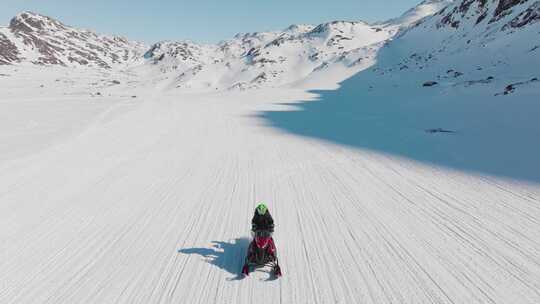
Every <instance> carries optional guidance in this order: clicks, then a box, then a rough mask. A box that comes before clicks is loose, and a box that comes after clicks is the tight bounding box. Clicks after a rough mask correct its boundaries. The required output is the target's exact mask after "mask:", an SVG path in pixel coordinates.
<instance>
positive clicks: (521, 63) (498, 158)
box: [0, 0, 540, 304]
mask: <svg viewBox="0 0 540 304" xmlns="http://www.w3.org/2000/svg"><path fill="white" fill-rule="evenodd" d="M441 3H445V2H443V1H441V2H438V1H436V2H434V1H429V2H424V3H422V4H421V6H419V7H418V8H415V9H412V10H410V11H409V12H407V13H406V14H405V15H404V17H403V18H396V19H393V20H391V21H388V22H381V23H379V24H376V25H368V24H365V23H362V22H356V23H352V22H335V23H332V22H330V23H327V24H323V25H320V26H309V25H302V26H292V27H290V28H289V29H286V30H285V31H283V32H279V33H257V34H246V35H239V36H237V37H235V38H234V39H231V40H230V41H226V42H222V43H221V44H219V48H222V49H219V48H218V47H216V46H202V45H197V44H195V43H188V42H185V43H175V42H162V43H160V44H156V45H155V46H152V47H150V48H149V50H147V52H146V56H145V57H146V58H143V57H142V54H143V53H144V52H140V54H141V57H140V58H139V59H137V57H136V56H135V57H133V60H131V59H130V60H128V61H126V62H123V61H122V62H120V63H115V62H113V61H108V60H109V59H107V58H112V57H110V55H103V57H100V58H103V59H101V60H103V61H104V62H106V63H107V66H104V65H100V64H98V63H96V62H98V61H96V62H94V63H92V64H90V63H89V64H87V65H81V64H79V63H77V62H72V63H67V62H69V60H68V61H64V59H65V58H67V57H66V56H68V55H66V54H69V52H68V53H65V52H59V53H55V55H54V56H55V58H59V59H62V62H64V63H65V66H64V65H63V64H52V63H50V62H42V64H43V65H45V66H41V65H39V64H30V63H31V62H32V61H35V60H36V59H35V58H37V57H30V55H20V54H19V53H18V52H19V50H31V48H28V49H25V47H24V46H23V44H20V43H19V42H18V41H19V40H17V39H13V37H12V36H10V35H11V34H10V33H11V30H7V31H9V33H7V34H6V36H7V37H8V38H6V39H4V40H2V38H1V37H2V36H1V35H0V47H1V48H2V51H1V52H0V54H1V56H3V57H0V58H8V57H10V58H15V59H9V60H6V63H7V64H6V65H2V66H0V89H1V94H2V98H1V99H0V130H2V132H0V257H1V258H0V303H520V304H521V303H525V304H529V303H530V304H533V303H539V302H540V173H539V172H540V170H539V168H540V162H539V160H538V155H540V143H539V142H538V136H539V134H540V125H539V124H538V117H540V104H538V101H539V100H540V98H539V95H540V83H539V82H538V77H539V76H540V75H538V71H537V70H538V66H540V65H539V62H540V61H539V58H540V55H539V51H540V50H539V49H538V48H539V47H540V45H538V41H539V40H538V35H539V32H540V26H539V25H540V22H538V17H537V16H538V1H490V0H483V1H474V0H472V1H470V0H467V1H458V2H455V3H451V4H450V6H448V7H446V8H445V9H444V10H442V11H440V12H438V13H436V14H435V15H433V16H432V17H427V18H425V19H418V20H416V21H414V22H411V23H404V24H402V25H400V24H399V22H398V21H396V20H410V19H408V18H407V16H411V15H414V12H418V11H420V12H422V11H430V10H428V9H426V8H425V7H423V8H422V5H424V6H425V5H440V6H443V4H441ZM432 11H437V10H435V9H434V10H432ZM40 18H45V17H40ZM46 20H48V19H46ZM51 22H54V21H51ZM336 29H339V31H338V30H336ZM377 29H379V30H377ZM0 32H1V33H5V32H6V29H2V30H0ZM61 33H62V36H63V35H64V33H65V32H64V31H62V32H61ZM33 35H34V34H33ZM36 35H37V34H36ZM337 35H341V36H342V37H349V38H351V40H347V39H341V40H339V41H337V40H336V36H337ZM45 36H46V37H48V38H47V39H55V38H54V35H52V36H50V35H48V34H47V35H45V34H44V37H45ZM37 37H38V38H39V37H42V36H39V35H38V36H37ZM100 37H101V36H100ZM279 37H283V38H284V39H283V40H280V39H279ZM332 39H333V40H332ZM13 41H14V43H13V44H14V45H15V46H16V47H15V48H13V47H9V45H10V43H11V42H13ZM276 41H277V42H276ZM329 41H337V42H336V43H337V44H336V46H333V45H331V44H330V45H329ZM272 42H276V43H275V44H271V43H272ZM96 43H97V42H96ZM126 43H127V44H128V45H129V46H126V49H129V50H133V49H132V47H133V45H134V44H132V43H131V42H126ZM58 45H60V44H58ZM62 45H63V44H62ZM27 47H28V46H27ZM340 47H343V49H340ZM62 48H63V49H65V48H64V47H62ZM66 49H67V48H66ZM4 50H7V51H4ZM111 50H112V49H111ZM120 50H123V48H120V49H118V50H115V51H113V52H114V53H115V54H118V52H121V51H120ZM135 50H138V48H135ZM29 52H30V51H28V52H27V51H25V52H20V53H21V54H29ZM32 52H36V50H35V49H34V51H32ZM129 52H132V51H129ZM137 52H138V51H137ZM267 52H268V53H267ZM32 54H37V53H32ZM100 54H102V53H100ZM107 54H109V53H108V52H107ZM313 54H319V55H317V56H320V57H318V58H314V59H311V58H310V56H312V55H313ZM35 56H38V57H39V56H41V55H35ZM100 56H101V55H100ZM279 56H283V57H286V58H287V60H285V61H283V62H279V61H278V60H276V62H275V63H270V62H268V61H267V60H274V59H276V58H279ZM17 58H19V59H17ZM29 58H34V59H29ZM141 58H142V59H141ZM263 59H264V60H263ZM360 59H361V60H360ZM111 60H112V59H111ZM214 62H215V63H214ZM323 62H326V63H327V64H326V65H324V64H323V66H321V64H322V63H323ZM355 62H356V63H355ZM227 63H230V70H229V71H230V73H227V72H225V71H226V69H229V67H227ZM196 67H198V68H196ZM244 69H245V70H244ZM273 70H279V71H281V70H283V72H281V73H279V74H276V77H272V78H267V79H266V80H265V81H262V79H263V78H264V77H261V78H259V80H261V82H260V83H256V82H252V81H251V80H250V79H251V77H257V75H259V74H260V73H261V72H263V71H264V72H267V73H270V71H273ZM186 71H189V72H186ZM194 71H198V72H197V73H195V74H194ZM210 71H215V73H214V74H212V73H211V72H210ZM183 73H184V76H181V75H182V74H183ZM212 75H214V76H212ZM351 76H352V77H351ZM212 77H215V78H212ZM345 78H348V79H347V80H345V81H342V80H344V79H345ZM340 81H341V82H340ZM337 82H340V83H339V85H337ZM236 84H238V85H236ZM255 84H256V85H255ZM268 87H271V88H268ZM216 88H217V89H218V90H216ZM321 88H325V89H326V90H316V91H306V89H321ZM330 88H331V89H332V90H329V89H330ZM238 89H241V90H238ZM216 91H217V92H216ZM260 200H264V201H266V202H267V203H268V204H269V206H270V211H271V212H272V214H273V217H274V219H275V221H276V232H275V235H274V236H275V239H276V243H277V247H278V254H279V257H280V264H282V268H283V272H284V276H283V277H282V278H280V279H274V278H272V277H271V276H270V275H269V274H268V273H266V272H264V271H256V272H254V273H253V274H252V276H250V277H249V278H245V279H242V278H241V277H240V276H239V272H240V269H241V265H242V262H243V257H244V254H245V251H246V249H247V246H248V243H249V229H250V222H249V221H250V217H251V215H252V212H253V208H254V206H255V205H256V203H257V202H258V201H260Z"/></svg>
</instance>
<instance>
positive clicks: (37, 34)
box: [0, 12, 147, 68]
mask: <svg viewBox="0 0 540 304" xmlns="http://www.w3.org/2000/svg"><path fill="white" fill-rule="evenodd" d="M146 49H147V47H146V46H145V45H143V44H141V43H137V42H131V41H128V40H127V39H125V38H122V37H116V36H105V35H99V34H96V33H94V32H92V31H87V30H79V29H76V28H73V27H70V26H67V25H64V24H62V23H61V22H59V21H57V20H55V19H52V18H50V17H46V16H42V15H39V14H36V13H32V12H23V13H21V14H19V15H17V16H16V17H14V18H13V19H12V20H11V22H10V23H9V26H8V27H0V65H2V64H4V65H5V64H19V63H33V64H40V65H62V66H89V67H100V68H111V67H113V66H117V65H125V64H131V63H134V62H137V61H141V56H142V54H143V53H144V51H145V50H146Z"/></svg>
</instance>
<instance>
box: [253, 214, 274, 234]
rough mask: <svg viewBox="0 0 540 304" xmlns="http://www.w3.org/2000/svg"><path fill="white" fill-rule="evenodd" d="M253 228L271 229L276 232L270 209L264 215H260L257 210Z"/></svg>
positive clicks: (254, 229) (255, 229)
mask: <svg viewBox="0 0 540 304" xmlns="http://www.w3.org/2000/svg"><path fill="white" fill-rule="evenodd" d="M251 230H253V231H257V230H269V231H270V232H274V219H273V218H272V216H271V215H270V211H266V213H265V214H264V215H260V214H259V213H257V211H255V214H254V215H253V218H252V219H251Z"/></svg>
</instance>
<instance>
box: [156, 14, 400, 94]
mask: <svg viewBox="0 0 540 304" xmlns="http://www.w3.org/2000/svg"><path fill="white" fill-rule="evenodd" d="M389 37H390V35H389V33H388V32H387V31H385V30H382V29H380V28H379V27H376V26H371V25H369V24H367V23H364V22H350V21H334V22H330V23H324V24H320V25H318V26H310V25H292V26H290V27H288V28H287V29H285V30H283V31H279V32H263V33H247V34H238V35H236V36H235V37H234V38H232V39H230V40H226V41H223V42H220V43H219V44H217V45H199V44H196V43H193V42H160V43H157V44H155V45H154V46H152V48H151V49H150V50H149V51H148V52H147V53H146V54H145V58H147V60H148V62H149V64H151V65H155V66H156V67H158V69H159V70H160V71H161V72H163V73H171V72H172V74H171V79H172V80H171V81H170V82H171V85H172V86H176V87H187V88H218V89H223V88H240V89H243V88H252V87H260V86H278V85H282V84H286V83H291V82H294V81H297V80H299V79H302V78H305V77H306V76H308V75H309V74H311V73H314V72H317V71H320V70H324V69H325V68H327V67H328V66H329V65H331V64H335V63H339V64H342V65H345V66H351V67H352V66H354V65H356V64H358V62H359V61H361V57H362V56H363V54H364V53H365V51H363V50H362V48H363V47H366V46H368V45H371V44H374V43H379V42H382V41H385V40H386V39H388V38H389Z"/></svg>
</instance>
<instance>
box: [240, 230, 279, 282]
mask: <svg viewBox="0 0 540 304" xmlns="http://www.w3.org/2000/svg"><path fill="white" fill-rule="evenodd" d="M253 233H254V238H253V241H252V242H251V244H249V248H248V252H247V256H246V261H245V263H244V267H242V273H243V274H244V275H246V276H248V275H249V272H250V268H251V267H253V268H258V267H265V266H270V267H272V273H273V274H274V275H275V276H277V277H280V276H281V268H280V267H279V262H278V258H277V252H276V245H275V244H274V239H272V232H270V231H268V230H258V231H254V232H253Z"/></svg>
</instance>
